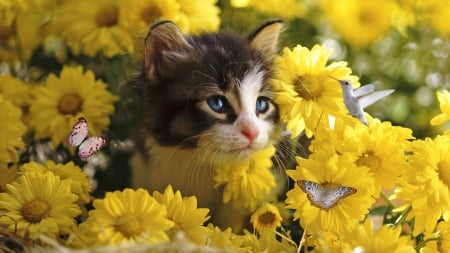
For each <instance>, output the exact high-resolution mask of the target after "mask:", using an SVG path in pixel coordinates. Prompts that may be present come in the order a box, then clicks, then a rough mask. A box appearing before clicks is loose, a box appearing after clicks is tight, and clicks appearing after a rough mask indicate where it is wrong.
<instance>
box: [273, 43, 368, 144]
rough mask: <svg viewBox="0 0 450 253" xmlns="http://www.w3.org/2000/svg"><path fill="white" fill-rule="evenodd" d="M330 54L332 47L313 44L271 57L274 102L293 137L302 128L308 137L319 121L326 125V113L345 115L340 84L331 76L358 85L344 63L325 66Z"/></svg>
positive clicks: (284, 51)
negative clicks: (272, 59)
mask: <svg viewBox="0 0 450 253" xmlns="http://www.w3.org/2000/svg"><path fill="white" fill-rule="evenodd" d="M330 54H331V50H330V49H327V48H325V47H323V46H319V45H315V46H314V47H313V48H312V49H311V50H309V49H308V48H306V47H302V46H299V45H298V46H296V47H295V48H294V49H293V50H292V51H291V50H290V49H289V48H285V49H284V50H283V54H282V55H281V56H278V57H276V58H275V60H274V62H275V66H276V67H275V68H276V71H275V76H274V79H273V86H274V90H275V102H276V103H277V104H278V105H279V111H280V117H281V120H282V121H283V122H286V123H287V130H290V131H292V137H295V136H298V135H299V134H300V133H301V132H302V131H303V130H306V135H307V136H308V137H311V136H312V135H313V133H314V129H315V128H316V127H317V125H318V124H319V123H321V124H325V125H327V126H328V122H327V119H328V115H330V114H331V115H340V114H342V115H345V114H347V111H346V109H345V107H344V103H343V101H342V91H341V87H340V85H339V83H338V82H336V80H334V79H332V78H330V76H332V77H334V78H338V79H345V80H348V81H350V82H351V83H352V85H354V86H355V87H357V86H359V82H358V78H357V77H355V76H351V75H350V74H351V70H350V69H349V68H347V67H346V66H347V63H346V62H343V61H340V62H333V63H331V64H330V65H328V66H327V65H326V64H327V61H328V57H329V56H330Z"/></svg>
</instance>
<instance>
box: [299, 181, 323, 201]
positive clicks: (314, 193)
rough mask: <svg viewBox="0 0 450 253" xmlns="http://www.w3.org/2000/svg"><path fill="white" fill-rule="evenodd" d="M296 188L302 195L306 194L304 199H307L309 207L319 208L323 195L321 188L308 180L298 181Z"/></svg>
mask: <svg viewBox="0 0 450 253" xmlns="http://www.w3.org/2000/svg"><path fill="white" fill-rule="evenodd" d="M297 184H298V186H300V189H302V191H303V192H304V193H306V197H307V198H308V200H309V202H310V203H311V205H313V206H316V207H319V208H320V207H321V203H320V202H321V199H322V194H323V187H322V186H321V185H320V184H318V183H315V182H312V181H308V180H298V181H297Z"/></svg>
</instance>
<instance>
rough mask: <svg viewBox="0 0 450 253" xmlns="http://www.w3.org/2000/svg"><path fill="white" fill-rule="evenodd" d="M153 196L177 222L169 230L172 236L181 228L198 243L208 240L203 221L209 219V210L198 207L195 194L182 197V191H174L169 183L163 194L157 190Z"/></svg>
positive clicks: (170, 218) (190, 238)
mask: <svg viewBox="0 0 450 253" xmlns="http://www.w3.org/2000/svg"><path fill="white" fill-rule="evenodd" d="M153 198H155V199H156V200H157V201H158V202H159V203H160V204H162V205H164V206H165V207H166V208H167V217H168V219H169V220H171V221H173V222H174V224H175V225H174V226H173V227H172V228H171V230H170V231H169V232H170V234H171V235H172V236H173V235H175V234H176V232H178V231H180V230H181V231H183V232H185V233H186V235H187V238H188V239H189V240H191V241H193V242H195V243H197V244H200V245H203V244H204V243H205V242H206V230H207V229H206V227H204V226H203V223H204V222H205V221H207V220H208V219H209V216H207V215H208V212H209V210H208V209H207V208H197V198H196V197H195V196H190V197H182V196H181V192H180V191H176V192H174V191H173V189H172V186H171V185H169V186H167V188H166V190H165V191H164V193H163V194H161V193H159V192H156V191H155V192H154V193H153Z"/></svg>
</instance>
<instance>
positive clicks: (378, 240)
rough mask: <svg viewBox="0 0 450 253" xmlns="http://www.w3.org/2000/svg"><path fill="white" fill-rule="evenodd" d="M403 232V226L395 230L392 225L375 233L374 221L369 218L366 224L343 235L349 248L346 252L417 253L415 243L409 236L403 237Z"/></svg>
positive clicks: (343, 239) (384, 226) (383, 227)
mask: <svg viewBox="0 0 450 253" xmlns="http://www.w3.org/2000/svg"><path fill="white" fill-rule="evenodd" d="M401 232H402V231H401V226H398V227H395V228H394V227H392V226H390V225H383V226H382V227H381V228H380V229H378V230H377V231H376V232H375V231H374V229H373V225H372V220H371V219H370V218H368V219H366V221H365V222H364V224H358V225H357V226H356V227H354V228H353V229H352V230H351V231H350V232H347V233H342V234H341V238H342V241H344V242H345V243H346V244H347V247H348V248H347V249H346V251H344V252H398V253H414V252H416V251H415V249H414V247H413V245H414V242H413V241H412V240H410V237H409V236H402V235H401Z"/></svg>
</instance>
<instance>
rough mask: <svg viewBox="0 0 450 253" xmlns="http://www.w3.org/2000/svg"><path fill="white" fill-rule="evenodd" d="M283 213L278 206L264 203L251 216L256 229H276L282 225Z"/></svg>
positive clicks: (259, 230)
mask: <svg viewBox="0 0 450 253" xmlns="http://www.w3.org/2000/svg"><path fill="white" fill-rule="evenodd" d="M281 221H282V218H281V214H280V211H278V208H277V207H276V206H274V205H272V204H270V203H263V204H262V205H261V206H260V207H259V208H258V209H256V211H255V212H254V213H253V214H252V216H251V217H250V222H251V223H252V226H253V228H255V230H256V231H258V232H262V231H264V230H275V229H276V228H277V227H280V226H281Z"/></svg>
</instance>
